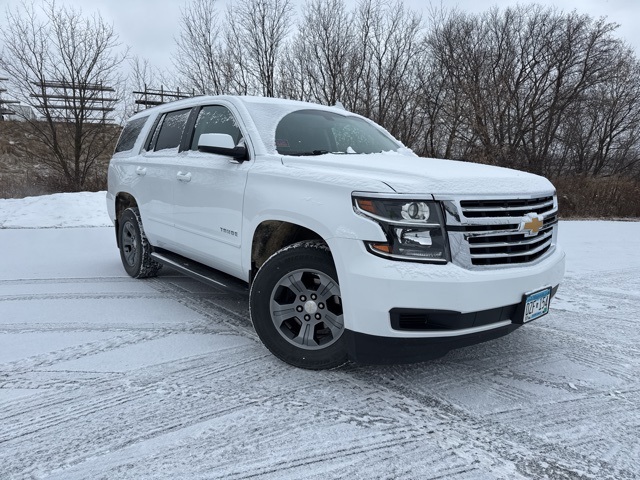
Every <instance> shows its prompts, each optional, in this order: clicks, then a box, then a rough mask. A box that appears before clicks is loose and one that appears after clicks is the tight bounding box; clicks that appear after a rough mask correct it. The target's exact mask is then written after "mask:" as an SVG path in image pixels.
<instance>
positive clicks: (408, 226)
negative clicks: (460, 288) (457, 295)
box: [353, 194, 450, 263]
mask: <svg viewBox="0 0 640 480" xmlns="http://www.w3.org/2000/svg"><path fill="white" fill-rule="evenodd" d="M353 205H354V209H355V211H356V212H357V213H359V214H360V215H364V216H366V217H368V218H371V219H373V220H375V221H376V222H378V223H379V224H380V226H381V227H382V230H383V231H384V233H385V235H386V237H387V242H386V243H380V242H367V243H366V244H367V248H368V249H369V251H370V252H372V253H374V254H376V255H380V256H383V257H387V258H393V259H396V260H409V261H413V262H427V263H447V262H448V261H449V258H450V256H449V248H448V245H447V235H446V232H445V230H444V221H443V215H442V209H441V208H440V204H439V203H438V202H434V201H433V200H421V199H412V198H408V199H406V198H398V197H393V198H388V197H375V196H364V194H363V195H362V196H361V195H359V194H358V195H354V196H353Z"/></svg>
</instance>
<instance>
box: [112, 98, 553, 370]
mask: <svg viewBox="0 0 640 480" xmlns="http://www.w3.org/2000/svg"><path fill="white" fill-rule="evenodd" d="M107 203H108V209H109V214H110V216H111V218H112V219H113V221H114V224H115V226H116V235H117V242H118V246H119V248H120V252H121V257H122V262H123V265H124V268H125V270H126V271H127V272H128V273H129V275H131V276H132V277H136V278H142V277H148V276H152V275H155V274H156V273H157V272H158V270H159V268H160V267H161V265H162V264H166V265H169V266H171V267H173V268H176V269H178V270H180V271H183V272H184V273H187V274H189V275H192V276H194V277H195V278H198V279H200V280H203V281H206V282H209V283H211V284H212V285H216V286H218V287H225V288H232V289H235V290H240V291H245V292H249V295H250V306H251V319H252V321H253V325H254V328H255V329H256V332H257V333H258V335H259V336H260V338H261V339H262V341H263V342H264V344H265V345H266V346H267V348H269V350H271V352H272V353H273V354H274V355H276V356H277V357H279V358H280V359H282V360H284V361H285V362H288V363H290V364H292V365H296V366H298V367H304V368H312V369H321V368H330V367H334V366H337V365H340V364H342V363H344V362H345V361H347V360H348V359H351V360H354V361H357V362H363V363H393V362H408V361H420V360H425V359H429V358H435V357H438V356H441V355H443V354H444V353H446V352H447V351H449V350H450V349H452V348H455V347H458V346H462V345H469V344H473V343H478V342H481V341H485V340H488V339H492V338H496V337H499V336H501V335H504V334H506V333H509V332H511V331H513V330H514V329H516V328H518V327H520V326H521V325H522V324H524V323H526V322H528V321H530V320H533V319H535V318H538V317H540V316H542V315H544V314H546V313H547V312H548V311H549V304H550V301H551V298H552V296H553V295H554V294H555V291H556V289H557V287H558V285H559V283H560V281H561V279H562V277H563V274H564V263H565V260H564V258H565V255H564V253H563V251H562V249H561V248H560V247H558V246H557V245H556V238H557V224H558V217H557V199H556V195H555V190H554V187H553V185H552V184H551V183H550V182H549V181H548V180H546V179H545V178H542V177H539V176H536V175H531V174H528V173H523V172H519V171H514V170H508V169H504V168H498V167H492V166H487V165H478V164H473V163H463V162H456V161H448V160H436V159H431V158H419V157H417V156H416V155H415V154H413V153H412V152H411V151H410V150H409V149H407V148H405V147H403V146H402V144H401V143H400V142H398V141H397V140H395V139H394V138H393V137H392V136H391V135H389V133H388V132H387V131H385V130H384V129H383V128H381V127H380V126H378V125H376V124H375V123H373V122H371V121H369V120H367V119H366V118H363V117H361V116H359V115H355V114H352V113H349V112H347V111H345V110H343V109H340V108H334V107H325V106H321V105H316V104H311V103H304V102H296V101H289V100H280V99H271V98H257V97H232V96H219V97H196V98H192V99H188V100H181V101H178V102H174V103H170V104H166V105H161V106H158V107H154V108H151V109H148V110H145V111H143V112H140V113H138V114H136V115H134V116H133V117H132V118H131V119H130V120H129V122H128V123H127V125H126V126H125V128H124V130H123V132H122V135H121V137H120V140H119V142H118V145H117V147H116V151H115V153H114V155H113V158H112V159H111V164H110V166H109V189H108V194H107ZM249 289H250V291H249Z"/></svg>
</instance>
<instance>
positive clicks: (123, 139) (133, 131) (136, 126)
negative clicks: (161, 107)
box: [115, 117, 149, 153]
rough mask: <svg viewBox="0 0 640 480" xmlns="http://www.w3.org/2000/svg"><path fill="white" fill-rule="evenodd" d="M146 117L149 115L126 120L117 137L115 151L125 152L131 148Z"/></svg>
mask: <svg viewBox="0 0 640 480" xmlns="http://www.w3.org/2000/svg"><path fill="white" fill-rule="evenodd" d="M147 118H149V117H142V118H136V119H135V120H131V121H130V122H127V124H126V125H125V127H124V129H123V130H122V133H121V134H120V138H119V139H118V144H117V145H116V151H115V153H118V152H126V151H129V150H131V149H132V148H133V146H134V145H135V143H136V140H137V139H138V136H139V135H140V132H141V131H142V127H144V124H145V123H146V122H147Z"/></svg>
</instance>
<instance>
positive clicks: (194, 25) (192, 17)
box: [173, 0, 230, 95]
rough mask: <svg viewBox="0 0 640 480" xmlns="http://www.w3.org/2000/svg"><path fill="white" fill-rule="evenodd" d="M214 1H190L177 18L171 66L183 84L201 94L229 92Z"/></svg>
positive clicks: (222, 37)
mask: <svg viewBox="0 0 640 480" xmlns="http://www.w3.org/2000/svg"><path fill="white" fill-rule="evenodd" d="M218 13H219V12H218V10H217V3H216V0H193V1H192V2H191V3H189V4H187V5H186V6H185V7H184V9H183V10H182V12H181V16H180V35H179V36H178V38H176V46H177V52H176V54H175V55H174V57H173V64H174V66H175V68H176V70H177V72H178V75H179V76H180V77H181V80H182V83H183V84H184V85H185V86H187V87H188V88H189V89H194V90H196V91H197V92H199V93H202V94H210V95H211V94H213V95H218V94H222V93H228V90H229V83H230V79H229V76H228V75H227V71H226V69H225V68H223V65H222V62H223V59H224V58H225V49H226V43H225V40H226V39H225V36H224V29H223V28H222V27H221V26H220V19H219V14H218Z"/></svg>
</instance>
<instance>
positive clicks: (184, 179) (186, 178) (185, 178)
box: [176, 172, 191, 182]
mask: <svg viewBox="0 0 640 480" xmlns="http://www.w3.org/2000/svg"><path fill="white" fill-rule="evenodd" d="M176 178H177V179H178V180H180V181H181V182H190V181H191V172H187V173H182V172H178V175H177V176H176Z"/></svg>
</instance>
